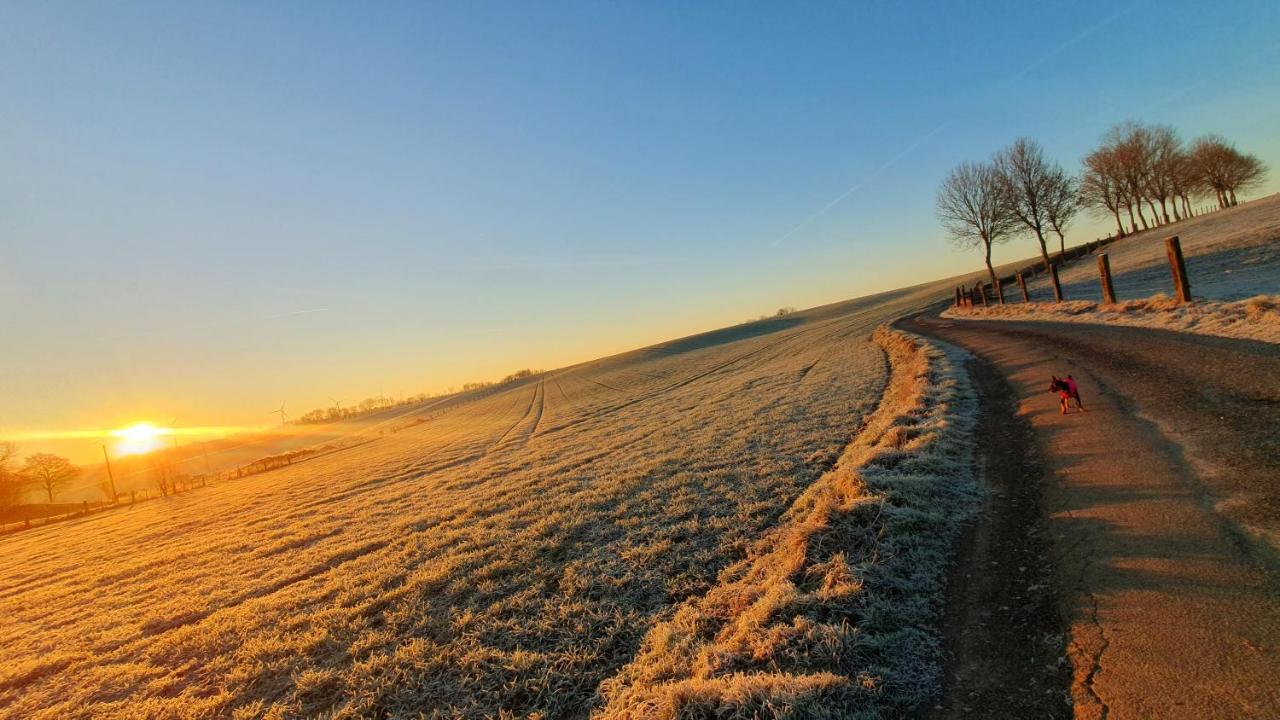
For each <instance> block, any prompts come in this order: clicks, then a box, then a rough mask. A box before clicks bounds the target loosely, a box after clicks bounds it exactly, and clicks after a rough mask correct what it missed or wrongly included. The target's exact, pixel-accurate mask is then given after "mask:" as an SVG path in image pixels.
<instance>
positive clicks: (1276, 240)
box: [1005, 195, 1280, 302]
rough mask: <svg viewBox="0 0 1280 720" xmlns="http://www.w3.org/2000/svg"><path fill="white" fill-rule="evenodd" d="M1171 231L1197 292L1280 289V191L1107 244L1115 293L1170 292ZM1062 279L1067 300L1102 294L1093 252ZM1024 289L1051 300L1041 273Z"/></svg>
mask: <svg viewBox="0 0 1280 720" xmlns="http://www.w3.org/2000/svg"><path fill="white" fill-rule="evenodd" d="M1171 235H1177V236H1178V240H1179V244H1180V245H1181V246H1182V254H1183V257H1184V258H1185V259H1186V264H1187V275H1188V276H1189V277H1190V279H1191V294H1192V296H1193V297H1196V298H1202V299H1208V300H1216V301H1237V300H1245V299H1248V298H1251V297H1254V296H1257V295H1276V294H1280V195H1271V196H1268V197H1265V198H1261V199H1259V200H1254V201H1252V202H1248V203H1244V204H1241V205H1239V206H1237V207H1234V208H1229V209H1227V210H1220V211H1217V212H1213V213H1209V214H1207V215H1202V216H1200V217H1197V218H1191V219H1188V220H1183V221H1181V222H1177V223H1173V224H1172V225H1167V226H1165V227H1160V228H1155V229H1153V230H1148V231H1144V232H1141V233H1138V234H1136V235H1132V236H1130V237H1127V238H1123V239H1121V240H1118V241H1116V242H1114V243H1112V244H1111V245H1108V246H1107V247H1105V248H1103V249H1102V250H1101V251H1100V252H1105V253H1106V254H1107V255H1108V257H1109V259H1110V261H1111V274H1112V279H1113V281H1114V285H1115V290H1116V298H1117V299H1118V300H1139V299H1143V298H1149V297H1152V296H1153V295H1157V294H1159V293H1167V294H1170V295H1172V294H1173V280H1172V275H1171V273H1170V271H1169V263H1168V259H1167V258H1166V255H1165V245H1164V241H1165V238H1167V237H1169V236H1171ZM1059 280H1060V282H1061V284H1062V292H1063V297H1064V298H1065V299H1067V300H1092V301H1095V302H1097V301H1101V300H1102V290H1101V286H1100V284H1099V282H1098V264H1097V260H1096V258H1095V256H1094V255H1086V256H1084V257H1083V258H1081V259H1080V260H1077V261H1075V262H1073V263H1070V264H1068V265H1067V266H1065V267H1064V268H1063V269H1062V270H1061V271H1060V272H1059ZM1027 290H1028V292H1029V293H1030V295H1031V299H1032V300H1033V301H1036V302H1049V301H1052V300H1053V290H1052V289H1051V287H1050V285H1049V280H1048V277H1047V276H1045V275H1043V274H1041V275H1037V276H1036V277H1035V278H1034V279H1032V280H1030V281H1029V282H1028V283H1027ZM1005 293H1006V296H1007V297H1009V298H1010V299H1014V298H1015V297H1017V296H1018V288H1017V286H1016V285H1015V286H1013V287H1011V288H1005ZM1018 299H1020V298H1018Z"/></svg>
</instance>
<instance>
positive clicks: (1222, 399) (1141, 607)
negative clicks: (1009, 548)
mask: <svg viewBox="0 0 1280 720" xmlns="http://www.w3.org/2000/svg"><path fill="white" fill-rule="evenodd" d="M907 327H908V328H909V329H912V330H916V331H919V332H923V333H925V334H929V335H933V336H936V337H939V338H941V339H943V340H947V341H949V342H953V343H956V344H959V345H962V346H965V347H967V348H969V349H970V350H972V351H974V352H975V353H977V354H978V355H979V356H980V357H981V358H983V359H984V360H985V361H987V362H989V363H990V364H991V366H992V367H993V368H995V369H996V370H997V371H998V372H999V373H1000V374H1001V375H1003V377H1004V378H1005V379H1006V380H1007V382H1008V389H1009V390H1008V391H1009V392H1011V393H1012V396H1013V398H1014V399H1015V401H1016V403H1017V407H1018V418H1010V419H1009V421H1008V422H1009V423H1010V426H1011V427H1014V426H1016V424H1017V422H1019V421H1020V420H1019V418H1020V419H1021V420H1025V421H1027V422H1029V423H1030V426H1031V428H1032V429H1033V430H1034V434H1035V438H1036V443H1035V445H1036V447H1037V448H1038V450H1039V452H1040V453H1041V454H1042V456H1043V463H1044V468H1045V469H1046V470H1047V471H1048V477H1047V478H1046V480H1045V484H1044V490H1043V494H1042V503H1043V513H1044V517H1045V518H1046V523H1047V527H1048V529H1049V532H1050V539H1051V546H1052V550H1051V555H1052V557H1053V565H1054V569H1055V578H1056V583H1057V585H1058V590H1059V592H1060V596H1061V597H1060V607H1061V613H1062V618H1063V621H1064V623H1065V625H1066V628H1067V632H1068V645H1067V654H1068V658H1069V660H1070V661H1071V665H1072V672H1073V678H1072V682H1071V696H1072V700H1073V703H1074V710H1075V715H1076V717H1081V718H1152V717H1159V718H1280V595H1278V594H1277V586H1278V583H1277V575H1276V572H1275V569H1274V568H1275V563H1274V556H1273V555H1272V553H1271V551H1270V549H1269V547H1268V545H1267V543H1266V542H1264V541H1262V540H1259V539H1258V538H1257V536H1256V535H1250V534H1249V533H1247V532H1245V531H1244V530H1242V529H1241V528H1242V524H1243V523H1244V522H1248V523H1250V524H1252V525H1254V526H1255V527H1262V528H1268V527H1274V525H1272V523H1273V522H1274V520H1275V516H1276V514H1277V503H1276V502H1275V499H1276V496H1277V493H1280V489H1277V488H1275V487H1274V485H1276V483H1275V478H1276V477H1280V476H1278V475H1276V474H1275V465H1276V463H1280V458H1277V457H1276V455H1275V453H1271V454H1270V455H1268V452H1267V449H1268V448H1273V447H1274V443H1275V442H1276V438H1275V437H1274V435H1275V434H1277V433H1278V432H1280V431H1278V430H1277V429H1276V428H1277V427H1280V425H1277V424H1276V423H1275V422H1273V420H1274V418H1273V417H1272V415H1273V414H1274V413H1276V412H1278V411H1280V405H1277V403H1276V402H1275V399H1274V395H1276V394H1277V393H1278V392H1280V380H1277V378H1280V374H1277V373H1280V352H1278V351H1277V349H1274V348H1271V347H1270V346H1261V345H1258V344H1254V343H1239V342H1229V341H1226V342H1224V341H1220V340H1210V339H1204V338H1196V337H1190V336H1179V335H1175V334H1172V333H1159V332H1149V331H1141V330H1132V329H1127V328H1126V329H1120V328H1096V329H1090V328H1081V327H1079V326H1067V325H1052V324H1044V323H1008V322H972V321H970V322H949V321H944V320H938V319H936V318H933V319H921V320H917V321H914V322H913V323H910V324H908V325H907ZM1067 372H1070V373H1071V374H1073V375H1074V376H1075V377H1076V379H1077V380H1078V381H1079V382H1080V385H1081V391H1082V394H1083V396H1084V400H1085V403H1086V407H1087V408H1088V410H1089V412H1087V413H1084V414H1070V415H1066V416H1062V415H1060V414H1059V413H1058V408H1057V399H1056V397H1054V396H1051V395H1049V394H1048V393H1047V392H1046V391H1045V388H1046V386H1047V384H1048V379H1049V376H1050V374H1052V373H1057V374H1060V375H1061V374H1065V373H1067ZM985 390H986V391H987V392H988V393H990V392H992V390H993V386H991V385H990V384H987V385H986V387H985ZM1002 435H1003V434H994V435H984V437H987V438H988V444H990V443H992V442H997V443H998V442H1000V441H1001V438H1002ZM989 454H990V453H989V452H988V453H987V455H988V456H989ZM1007 462H1008V463H1010V464H1014V463H1015V462H1016V459H1014V458H1009V459H1007ZM1267 480H1270V482H1265V481H1267ZM1224 499H1228V500H1230V502H1227V503H1223V502H1222V501H1223V500H1224ZM998 537H999V532H998V531H997V534H996V538H997V539H996V542H997V544H998V543H999V542H1000V541H999V540H998ZM1016 549H1017V548H1016V546H1015V547H1014V548H1013V550H1016ZM986 552H987V555H989V556H992V557H999V556H1000V555H1001V553H1002V552H1004V551H1003V550H1001V549H996V550H995V551H994V552H993V551H990V550H988V551H986ZM992 582H994V580H992ZM960 592H963V585H961V589H960ZM953 642H954V641H953ZM984 642H987V641H986V640H979V641H978V645H979V646H982V644H983V643H984ZM994 642H995V647H996V648H998V647H999V645H1000V641H999V639H998V638H997V639H996V640H995V641H994ZM1006 645H1007V646H1008V647H1009V648H1010V649H1012V648H1013V647H1015V646H1016V640H1010V641H1006ZM959 650H960V651H961V653H962V654H963V651H964V647H963V644H961V645H960V646H959ZM987 654H990V650H988V652H987ZM968 657H969V658H970V659H972V658H973V657H974V656H973V655H972V653H970V655H969V656H968ZM978 657H981V656H980V655H979V656H978ZM960 660H961V666H963V661H964V660H965V658H964V657H961V658H960ZM992 669H993V671H996V672H999V671H1000V668H999V667H993V668H992ZM958 681H959V685H960V686H962V687H961V690H962V691H967V692H974V691H975V690H974V687H973V686H972V685H971V686H969V687H963V685H964V682H965V678H964V677H963V676H960V677H959V678H958ZM987 684H988V685H989V684H990V682H989V681H988V682H987ZM977 689H978V691H980V690H981V686H978V688H977ZM979 694H980V692H979ZM1015 695H1017V696H1018V697H1022V695H1021V694H1020V691H1019V690H1018V689H1016V688H1010V689H1009V691H1008V696H1009V697H1013V696H1015ZM1045 709H1046V711H1047V710H1051V709H1052V708H1051V706H1049V705H1046V706H1045ZM975 716H976V715H975Z"/></svg>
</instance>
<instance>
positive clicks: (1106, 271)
mask: <svg viewBox="0 0 1280 720" xmlns="http://www.w3.org/2000/svg"><path fill="white" fill-rule="evenodd" d="M1098 276H1099V278H1100V280H1101V282H1102V302H1104V303H1108V304H1110V305H1114V304H1115V302H1116V288H1115V286H1114V285H1112V284H1111V258H1108V257H1107V254H1106V253H1102V254H1101V255H1099V256H1098Z"/></svg>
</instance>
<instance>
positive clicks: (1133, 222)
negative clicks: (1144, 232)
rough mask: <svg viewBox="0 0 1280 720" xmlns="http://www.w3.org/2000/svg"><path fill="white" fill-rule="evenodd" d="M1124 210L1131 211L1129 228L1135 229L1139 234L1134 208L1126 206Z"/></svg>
mask: <svg viewBox="0 0 1280 720" xmlns="http://www.w3.org/2000/svg"><path fill="white" fill-rule="evenodd" d="M1124 209H1125V210H1128V211H1129V227H1131V228H1133V231H1134V232H1138V220H1137V218H1135V217H1134V216H1133V206H1132V205H1125V206H1124Z"/></svg>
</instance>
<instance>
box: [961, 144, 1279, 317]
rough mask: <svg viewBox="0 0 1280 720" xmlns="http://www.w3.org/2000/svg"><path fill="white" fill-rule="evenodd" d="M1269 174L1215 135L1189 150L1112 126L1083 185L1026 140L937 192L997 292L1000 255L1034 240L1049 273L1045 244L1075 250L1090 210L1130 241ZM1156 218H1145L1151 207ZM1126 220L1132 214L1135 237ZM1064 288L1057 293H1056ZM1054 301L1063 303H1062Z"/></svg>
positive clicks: (1231, 198)
mask: <svg viewBox="0 0 1280 720" xmlns="http://www.w3.org/2000/svg"><path fill="white" fill-rule="evenodd" d="M1265 177H1266V166H1265V165H1263V163H1262V161H1261V160H1259V159H1258V158H1257V157H1255V156H1253V155H1248V154H1244V153H1241V152H1240V151H1238V150H1236V149H1235V148H1234V147H1233V146H1232V145H1231V144H1230V143H1228V142H1227V141H1225V140H1223V139H1222V138H1220V137H1218V136H1216V135H1209V136H1205V137H1202V138H1200V139H1198V140H1196V141H1195V142H1193V143H1192V144H1191V145H1190V146H1185V145H1184V144H1183V143H1182V141H1181V140H1180V139H1179V138H1178V134H1177V132H1175V131H1174V129H1173V128H1171V127H1169V126H1167V125H1147V124H1143V123H1137V122H1126V123H1121V124H1118V125H1115V126H1113V127H1112V128H1111V129H1110V130H1108V131H1107V134H1106V135H1105V136H1104V137H1103V141H1102V145H1101V146H1100V147H1099V148H1098V149H1096V150H1094V151H1093V152H1091V153H1089V154H1088V155H1087V156H1086V157H1085V158H1084V161H1083V168H1082V171H1081V173H1080V174H1079V175H1078V176H1075V175H1072V174H1071V173H1069V172H1068V171H1066V170H1065V169H1064V168H1063V167H1062V166H1061V165H1060V164H1058V163H1056V162H1053V161H1051V160H1049V159H1048V158H1046V157H1045V154H1044V150H1043V149H1042V148H1041V147H1040V145H1039V143H1037V142H1036V141H1034V140H1031V139H1029V138H1020V139H1018V140H1016V141H1015V142H1014V143H1013V144H1012V145H1010V146H1008V147H1006V148H1004V149H1002V150H1000V151H999V152H997V153H995V155H993V156H992V158H991V159H990V160H988V161H986V162H979V163H969V162H966V163H962V164H960V165H959V166H957V167H956V168H955V169H954V170H952V171H951V174H950V175H948V176H947V178H946V179H945V180H943V182H942V186H941V187H940V188H939V189H938V196H937V212H938V219H939V220H940V221H941V223H942V226H943V228H944V229H946V231H947V233H948V234H949V235H950V239H951V241H952V242H953V243H955V244H956V245H958V246H960V247H965V248H969V247H977V248H981V249H982V250H983V254H984V260H985V262H986V266H987V273H988V275H989V276H990V278H991V284H992V286H997V285H998V280H997V279H996V273H995V269H994V268H993V267H992V265H991V248H992V246H994V245H996V244H999V243H1002V242H1006V241H1008V240H1010V239H1012V238H1013V237H1015V236H1017V235H1020V234H1026V235H1030V236H1032V237H1034V238H1035V239H1036V242H1037V244H1038V245H1039V249H1040V257H1041V259H1042V260H1043V262H1044V267H1045V270H1046V271H1047V270H1048V269H1049V266H1050V265H1051V264H1052V260H1050V258H1049V248H1048V240H1047V239H1046V236H1047V235H1048V234H1049V233H1050V232H1052V233H1054V234H1055V235H1056V236H1057V239H1058V253H1059V254H1061V253H1063V252H1064V251H1065V250H1066V229H1067V226H1068V225H1069V224H1070V223H1071V221H1072V220H1073V219H1074V218H1075V217H1076V215H1077V214H1078V213H1079V211H1080V210H1082V209H1088V210H1090V211H1092V212H1094V213H1097V214H1100V215H1109V216H1111V217H1112V218H1113V219H1114V220H1115V223H1116V233H1117V234H1118V235H1119V236H1124V235H1126V234H1128V233H1130V232H1137V231H1138V230H1139V225H1141V229H1143V230H1146V229H1149V228H1152V227H1156V226H1159V225H1163V224H1166V223H1170V222H1176V221H1178V220H1181V219H1183V218H1184V217H1190V216H1191V215H1192V214H1193V211H1192V202H1193V201H1194V200H1195V199H1197V198H1200V197H1209V196H1212V197H1214V198H1215V199H1216V201H1217V203H1218V207H1219V208H1227V207H1231V206H1233V205H1235V204H1236V203H1237V196H1238V194H1243V193H1244V192H1247V191H1249V190H1252V189H1254V188H1256V187H1258V186H1259V185H1260V184H1261V183H1262V181H1263V180H1264V179H1265ZM1144 204H1145V205H1146V208H1147V210H1149V212H1150V220H1148V217H1147V213H1144V212H1143V205H1144ZM1122 214H1123V215H1127V216H1128V219H1129V226H1128V228H1127V229H1126V227H1125V224H1124V222H1123V218H1122ZM1056 292H1057V289H1056V288H1055V293H1056ZM1055 299H1059V300H1060V299H1061V298H1060V297H1057V298H1055Z"/></svg>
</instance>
